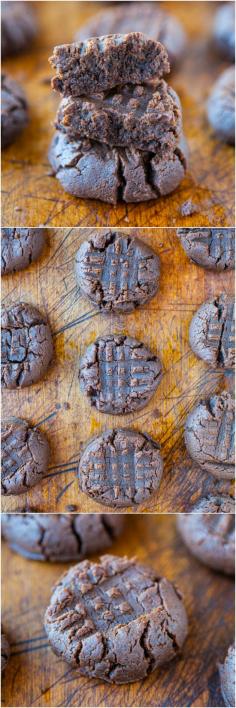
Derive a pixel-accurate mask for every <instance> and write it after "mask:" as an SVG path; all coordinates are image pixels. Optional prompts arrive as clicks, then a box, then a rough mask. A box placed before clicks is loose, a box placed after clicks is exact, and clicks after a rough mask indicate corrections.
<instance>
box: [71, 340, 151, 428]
mask: <svg viewBox="0 0 236 708" xmlns="http://www.w3.org/2000/svg"><path fill="white" fill-rule="evenodd" d="M161 375H162V366H161V362H160V359H159V358H158V357H157V356H155V355H154V354H153V353H152V352H151V351H150V350H149V349H147V347H145V345H144V344H143V343H142V342H138V341H137V340H136V339H132V338H131V337H126V336H125V335H119V334H117V335H116V334H114V335H113V334H108V335H104V336H103V337H98V339H96V341H95V342H93V344H90V346H89V347H88V348H87V349H86V351H85V353H84V355H83V356H82V358H81V361H80V373H79V378H80V386H81V390H82V391H83V393H85V394H86V396H87V398H88V399H89V402H90V403H91V406H95V408H97V409H98V410H99V411H102V412H103V413H112V414H113V415H118V414H121V413H130V412H131V411H135V410H138V409H140V408H143V407H144V406H145V405H146V404H147V403H148V401H149V400H150V398H151V397H152V395H153V393H154V392H155V390H156V388H157V386H158V385H159V383H160V380H161Z"/></svg>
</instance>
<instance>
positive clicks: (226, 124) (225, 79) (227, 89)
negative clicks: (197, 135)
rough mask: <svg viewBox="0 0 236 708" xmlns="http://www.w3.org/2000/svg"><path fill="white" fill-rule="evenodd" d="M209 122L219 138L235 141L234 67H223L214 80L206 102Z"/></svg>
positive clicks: (230, 141)
mask: <svg viewBox="0 0 236 708" xmlns="http://www.w3.org/2000/svg"><path fill="white" fill-rule="evenodd" d="M207 115H208V120H209V123H210V124H211V126H212V128H213V130H214V131H215V133H217V135H218V136H219V138H221V140H223V141H224V142H225V143H229V144H230V145H234V143H235V69H234V66H232V67H231V66H230V67H229V68H228V69H225V71H223V73H222V74H221V75H220V76H219V78H218V79H217V81H216V82H215V84H214V86H213V88H212V91H211V93H210V96H209V99H208V102H207Z"/></svg>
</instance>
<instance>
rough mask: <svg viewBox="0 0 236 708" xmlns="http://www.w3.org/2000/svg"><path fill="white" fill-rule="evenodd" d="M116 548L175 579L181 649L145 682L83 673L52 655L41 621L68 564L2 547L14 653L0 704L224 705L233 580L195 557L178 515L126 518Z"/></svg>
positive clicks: (8, 627)
mask: <svg viewBox="0 0 236 708" xmlns="http://www.w3.org/2000/svg"><path fill="white" fill-rule="evenodd" d="M3 546H5V544H3ZM112 552H114V553H115V554H118V555H123V554H127V555H128V556H133V555H137V556H138V558H139V560H140V561H141V562H144V563H147V564H150V565H151V566H153V567H154V568H155V569H156V570H157V572H158V574H159V575H160V576H161V575H166V577H168V578H169V579H170V580H172V581H174V582H175V583H176V584H177V586H178V588H179V589H180V590H181V592H182V593H183V595H184V600H185V605H186V609H187V614H188V619H189V635H188V638H187V641H186V643H185V645H184V648H183V653H182V655H181V656H180V657H179V658H177V659H176V660H174V661H173V662H172V663H171V664H169V665H166V667H163V668H162V669H161V670H159V671H156V672H154V673H153V674H151V675H150V676H149V677H148V678H147V679H146V680H145V681H142V682H140V681H139V682H136V683H133V684H128V685H126V686H115V685H113V686H112V685H109V684H105V683H103V682H100V681H97V680H92V681H89V680H88V679H86V678H82V677H79V676H78V675H76V673H75V671H74V670H73V669H70V667H69V666H68V665H67V664H66V663H65V662H63V661H62V660H61V659H59V658H58V657H56V656H55V655H54V654H53V652H52V650H51V649H50V647H49V645H48V642H47V638H46V635H45V631H44V628H43V616H44V612H45V609H46V607H47V605H48V602H49V599H50V591H51V587H52V585H53V584H54V583H55V582H56V581H57V579H58V578H59V577H60V575H61V574H62V573H63V572H64V570H66V569H67V568H68V567H69V564H67V565H66V564H59V563H57V564H50V563H41V564H40V563H39V562H35V561H27V560H25V559H23V558H21V557H20V556H17V555H16V554H15V553H13V552H12V551H10V550H9V549H8V548H5V547H4V548H3V595H2V607H3V613H2V620H3V624H4V627H5V631H6V632H7V634H8V636H9V638H10V642H11V652H12V656H11V658H10V661H9V664H8V666H7V668H6V674H5V678H4V680H3V690H2V705H6V706H35V707H37V706H106V707H107V706H162V707H164V706H201V707H202V708H203V706H223V705H224V703H223V700H222V697H221V694H220V685H219V675H218V670H217V662H219V661H220V662H222V661H223V659H224V656H225V654H226V652H227V649H228V646H229V644H230V643H232V641H233V631H234V582H233V579H231V578H229V577H226V576H224V575H221V574H220V573H215V572H214V571H211V570H209V569H208V568H206V567H204V566H203V565H202V564H200V563H199V562H198V561H197V560H195V559H194V558H193V557H191V556H190V554H189V553H188V551H187V549H186V547H185V546H184V544H183V543H182V541H181V540H180V537H179V535H178V533H177V531H176V528H175V517H174V516H173V515H169V516H168V515H167V516H146V517H145V518H144V517H143V516H141V515H139V516H136V517H133V519H132V520H131V518H128V519H127V527H126V530H125V531H124V533H123V536H122V537H121V538H120V540H118V541H116V542H115V544H114V546H113V547H112Z"/></svg>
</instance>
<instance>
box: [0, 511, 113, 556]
mask: <svg viewBox="0 0 236 708" xmlns="http://www.w3.org/2000/svg"><path fill="white" fill-rule="evenodd" d="M122 530H123V517H122V516H121V515H120V514H117V515H114V514H28V513H27V514H2V535H3V538H4V540H5V541H7V543H8V545H9V546H10V548H11V549H12V550H13V551H15V552H16V553H19V554H20V555H21V556H24V557H25V558H29V559H31V560H40V561H55V562H57V563H60V562H62V563H65V562H67V561H75V560H82V559H83V558H86V556H87V555H88V554H90V553H98V552H100V551H102V550H104V549H105V548H108V547H109V546H111V545H112V543H113V541H114V540H115V539H116V538H117V537H118V536H119V535H120V533H121V532H122Z"/></svg>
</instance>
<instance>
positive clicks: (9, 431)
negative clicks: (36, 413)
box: [1, 418, 50, 495]
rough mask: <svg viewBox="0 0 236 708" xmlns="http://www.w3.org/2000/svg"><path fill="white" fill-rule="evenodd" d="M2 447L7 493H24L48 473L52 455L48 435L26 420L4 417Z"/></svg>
mask: <svg viewBox="0 0 236 708" xmlns="http://www.w3.org/2000/svg"><path fill="white" fill-rule="evenodd" d="M1 449H2V469H1V493H2V494H3V495H8V494H23V492H27V491H28V489H29V488H30V487H33V486H34V485H35V484H37V482H39V481H40V479H41V478H42V477H44V475H45V474H46V472H47V468H48V462H49V456H50V448H49V444H48V441H47V438H46V437H45V435H44V434H43V433H42V432H41V431H40V430H38V429H37V428H31V427H30V426H29V424H28V423H27V421H26V420H21V419H19V418H9V419H8V420H3V421H2V424H1Z"/></svg>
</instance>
